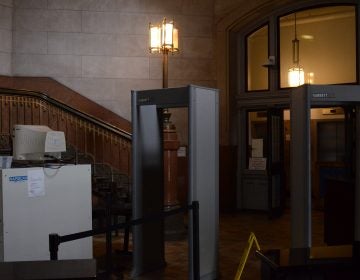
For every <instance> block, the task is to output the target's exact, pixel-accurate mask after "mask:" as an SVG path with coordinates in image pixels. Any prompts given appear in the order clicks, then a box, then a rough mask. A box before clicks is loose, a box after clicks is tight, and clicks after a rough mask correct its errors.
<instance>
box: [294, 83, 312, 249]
mask: <svg viewBox="0 0 360 280" xmlns="http://www.w3.org/2000/svg"><path fill="white" fill-rule="evenodd" d="M290 114H291V115H290V116H291V117H290V122H291V125H290V128H291V139H290V169H291V181H290V184H291V247H292V248H307V247H311V178H310V176H311V173H310V167H311V166H310V164H309V163H310V99H309V96H308V92H307V87H299V88H296V89H294V90H293V92H292V93H291V96H290Z"/></svg>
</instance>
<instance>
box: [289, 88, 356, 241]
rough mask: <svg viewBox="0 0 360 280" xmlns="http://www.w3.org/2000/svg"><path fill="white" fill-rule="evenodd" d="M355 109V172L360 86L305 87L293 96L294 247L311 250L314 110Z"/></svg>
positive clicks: (291, 96) (291, 171)
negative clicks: (337, 106) (311, 140)
mask: <svg viewBox="0 0 360 280" xmlns="http://www.w3.org/2000/svg"><path fill="white" fill-rule="evenodd" d="M346 104H348V105H354V107H355V108H356V155H355V157H356V160H355V164H356V170H358V168H359V167H360V145H358V143H360V86H359V85H304V86H301V87H298V88H295V89H293V90H292V92H291V94H290V116H291V117H290V123H291V139H290V174H291V181H290V184H291V247H292V248H310V247H311V159H310V155H311V142H310V109H311V106H319V107H322V106H336V105H346ZM355 173H356V177H355V213H354V214H355V215H354V216H355V221H354V225H355V232H354V240H355V244H359V242H360V172H355Z"/></svg>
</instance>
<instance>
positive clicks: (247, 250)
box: [234, 232, 260, 280]
mask: <svg viewBox="0 0 360 280" xmlns="http://www.w3.org/2000/svg"><path fill="white" fill-rule="evenodd" d="M254 242H255V246H256V249H257V250H258V251H260V246H259V243H258V241H257V239H256V236H255V234H254V233H253V232H251V233H250V236H249V239H248V245H247V246H246V247H245V250H244V253H243V254H242V256H241V260H240V263H239V267H238V270H237V272H236V275H235V278H234V280H240V277H241V274H242V273H243V270H244V267H245V264H246V261H247V259H248V257H249V253H250V250H251V247H252V245H253V243H254Z"/></svg>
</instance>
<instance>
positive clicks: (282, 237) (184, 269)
mask: <svg viewBox="0 0 360 280" xmlns="http://www.w3.org/2000/svg"><path fill="white" fill-rule="evenodd" d="M312 221H313V236H312V238H313V246H321V245H324V243H323V213H322V212H320V211H314V212H313V220H312ZM251 232H254V233H255V235H256V237H257V239H258V241H259V244H260V247H261V249H262V250H266V249H275V248H287V247H289V246H290V213H289V211H286V212H285V214H284V215H283V216H282V217H281V218H278V219H273V220H269V219H268V217H267V215H266V213H245V212H241V213H235V214H221V215H220V233H219V234H220V235H219V272H220V278H219V279H225V280H227V279H234V277H235V274H236V271H237V267H238V264H239V260H240V258H241V255H242V253H243V250H244V248H245V247H246V244H247V240H248V237H249V234H250V233H251ZM121 244H122V240H121V239H119V238H115V241H114V247H115V248H118V249H120V248H121ZM104 251H105V242H104V239H103V238H94V252H95V253H94V254H95V257H96V258H97V259H98V260H99V265H100V266H101V265H102V262H103V254H104ZM165 254H166V262H167V265H166V267H165V268H164V269H163V270H161V271H156V272H152V273H148V274H147V275H144V276H142V277H140V278H138V279H141V280H143V279H146V280H147V279H156V280H157V279H188V264H187V257H188V255H187V254H188V251H187V240H181V241H167V242H166V253H165ZM113 259H114V267H115V271H118V272H119V271H121V273H122V274H123V276H124V279H130V272H131V257H130V256H122V255H120V254H117V253H115V254H114V258H113ZM241 279H242V280H255V279H260V262H259V260H258V259H257V258H256V257H255V255H254V250H253V251H251V253H250V256H249V260H248V262H247V263H246V265H245V268H244V272H243V275H242V277H241Z"/></svg>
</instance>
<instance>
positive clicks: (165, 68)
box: [162, 49, 169, 110]
mask: <svg viewBox="0 0 360 280" xmlns="http://www.w3.org/2000/svg"><path fill="white" fill-rule="evenodd" d="M168 58H169V51H168V50H167V49H165V50H164V51H163V65H162V66H163V78H162V87H163V88H168ZM166 110H167V109H166Z"/></svg>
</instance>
